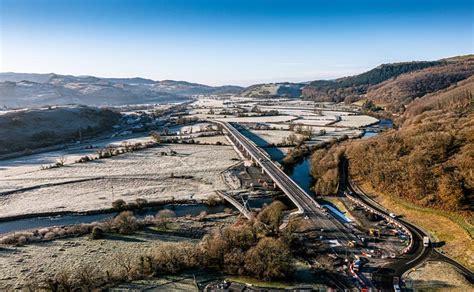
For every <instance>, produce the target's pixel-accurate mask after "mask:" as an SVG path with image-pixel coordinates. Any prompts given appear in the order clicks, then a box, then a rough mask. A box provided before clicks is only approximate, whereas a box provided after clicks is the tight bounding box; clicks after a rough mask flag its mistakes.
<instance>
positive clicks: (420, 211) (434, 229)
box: [362, 184, 474, 270]
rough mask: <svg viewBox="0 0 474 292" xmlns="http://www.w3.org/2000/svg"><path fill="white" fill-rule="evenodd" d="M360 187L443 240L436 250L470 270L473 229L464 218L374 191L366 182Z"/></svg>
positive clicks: (473, 266) (473, 256)
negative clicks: (442, 243)
mask: <svg viewBox="0 0 474 292" xmlns="http://www.w3.org/2000/svg"><path fill="white" fill-rule="evenodd" d="M362 188H363V189H364V190H366V191H367V192H368V193H369V194H372V195H374V196H373V197H372V198H373V199H374V200H376V201H377V202H378V203H380V204H381V205H382V206H384V207H385V208H387V209H389V210H390V211H391V212H393V213H396V214H397V215H401V216H403V218H404V219H406V220H407V221H409V222H411V223H413V224H416V225H418V226H420V227H422V228H424V229H425V230H426V231H428V232H429V233H430V235H431V236H432V237H433V238H434V239H435V240H436V241H437V242H444V245H443V246H441V247H440V248H439V250H441V251H442V252H443V253H444V254H446V255H447V256H449V257H451V258H453V259H455V260H456V261H458V262H459V263H461V264H463V265H464V266H466V267H467V268H468V269H470V270H474V240H472V237H473V232H474V230H473V227H472V225H470V224H469V223H468V222H467V221H466V220H464V219H462V218H461V217H460V216H457V215H455V214H452V213H449V212H443V211H439V210H434V209H429V208H422V207H418V206H415V205H413V204H411V203H409V202H406V201H403V200H401V199H399V198H394V197H392V196H389V195H386V194H381V193H377V192H375V191H374V190H373V188H372V187H371V186H370V185H368V184H363V185H362Z"/></svg>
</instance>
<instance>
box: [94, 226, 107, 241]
mask: <svg viewBox="0 0 474 292" xmlns="http://www.w3.org/2000/svg"><path fill="white" fill-rule="evenodd" d="M103 236H104V230H103V229H102V228H100V227H98V226H94V228H92V233H91V239H100V238H102V237H103Z"/></svg>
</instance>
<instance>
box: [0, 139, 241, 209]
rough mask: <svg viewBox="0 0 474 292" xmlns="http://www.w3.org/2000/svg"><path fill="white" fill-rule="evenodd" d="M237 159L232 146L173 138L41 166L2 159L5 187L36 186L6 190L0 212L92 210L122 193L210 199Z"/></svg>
mask: <svg viewBox="0 0 474 292" xmlns="http://www.w3.org/2000/svg"><path fill="white" fill-rule="evenodd" d="M237 159H238V156H237V154H236V153H235V152H234V150H233V148H232V147H230V146H211V145H205V146H200V145H197V144H196V145H189V144H169V145H160V146H159V147H155V148H149V149H144V150H141V151H139V152H134V153H126V154H122V155H119V156H115V157H112V158H108V159H101V160H95V161H91V162H88V163H75V164H66V165H65V166H63V167H60V168H52V169H41V161H42V160H40V162H39V163H38V162H37V161H35V160H31V161H30V162H29V163H26V162H25V164H23V163H21V164H16V163H13V162H12V164H5V163H3V164H1V165H2V167H1V168H0V190H1V191H3V192H8V191H13V190H17V189H25V188H31V189H29V190H27V191H23V192H17V193H12V194H10V195H3V196H1V197H0V214H2V215H1V216H2V217H11V216H19V215H24V214H38V213H41V214H48V213H55V212H88V211H94V210H102V209H107V208H110V207H111V205H112V202H114V201H116V200H118V199H122V200H124V201H125V202H133V201H135V200H136V199H139V198H140V199H146V200H148V201H153V202H156V201H169V200H205V199H207V198H208V197H209V196H211V195H215V191H216V190H225V189H227V186H226V185H225V183H224V182H223V181H222V179H220V173H221V172H222V171H223V170H225V169H227V168H228V167H230V166H232V165H234V164H235V163H236V160H237ZM216 178H219V179H216ZM84 179H88V180H86V181H83V180H84ZM64 182H67V184H62V183H64ZM35 186H41V187H35ZM31 202H35V204H31Z"/></svg>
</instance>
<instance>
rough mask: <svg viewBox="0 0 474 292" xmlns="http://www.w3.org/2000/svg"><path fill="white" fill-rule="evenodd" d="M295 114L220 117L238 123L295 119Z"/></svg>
mask: <svg viewBox="0 0 474 292" xmlns="http://www.w3.org/2000/svg"><path fill="white" fill-rule="evenodd" d="M295 119H296V117H295V116H264V117H228V118H218V120H220V121H225V122H236V123H281V122H289V121H292V120H295Z"/></svg>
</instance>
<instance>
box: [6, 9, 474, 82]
mask: <svg viewBox="0 0 474 292" xmlns="http://www.w3.org/2000/svg"><path fill="white" fill-rule="evenodd" d="M473 6H474V0H470V1H465V0H449V1H448V0H446V1H437V0H431V1H429V0H420V1H415V0H410V1H408V0H377V1H375V0H364V1H356V0H352V1H351V0H331V1H329V0H328V1H322V0H321V1H317V0H313V1H310V0H241V1H237V0H235V1H231V0H153V1H151V0H62V1H59V0H0V71H2V72H5V71H13V72H39V73H46V72H55V73H60V74H73V75H95V76H104V77H109V76H110V77H112V76H113V77H133V76H140V77H146V78H152V79H156V80H163V79H175V80H187V81H193V82H200V83H205V84H210V85H221V84H238V85H249V84H254V83H261V82H275V81H307V80H315V79H328V78H335V77H342V76H346V75H352V74H356V73H359V72H362V71H364V70H367V69H370V68H372V67H374V66H377V65H379V64H381V63H388V62H397V61H408V60H434V59H439V58H442V57H447V56H453V55H460V54H468V53H472V52H473V48H474V35H473V25H474V7H473Z"/></svg>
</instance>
